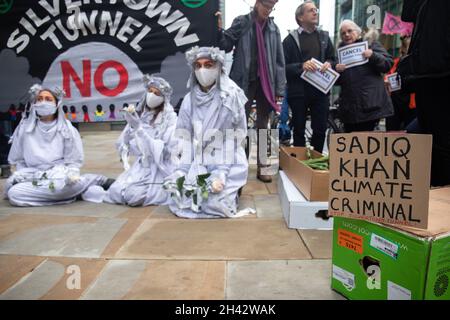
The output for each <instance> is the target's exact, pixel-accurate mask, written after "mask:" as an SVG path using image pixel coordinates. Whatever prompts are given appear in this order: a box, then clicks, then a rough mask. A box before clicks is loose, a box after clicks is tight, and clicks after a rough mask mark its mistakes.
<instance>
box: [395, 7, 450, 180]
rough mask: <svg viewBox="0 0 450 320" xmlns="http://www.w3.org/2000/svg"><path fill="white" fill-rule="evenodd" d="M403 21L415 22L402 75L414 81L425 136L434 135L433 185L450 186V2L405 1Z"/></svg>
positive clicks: (401, 71) (419, 117)
mask: <svg viewBox="0 0 450 320" xmlns="http://www.w3.org/2000/svg"><path fill="white" fill-rule="evenodd" d="M402 20H403V21H406V22H414V23H415V28H414V32H413V37H412V40H411V45H410V48H409V52H408V53H409V58H408V60H405V61H409V63H407V64H406V65H408V66H409V68H408V69H409V70H407V71H405V70H402V69H403V68H402V64H401V63H400V65H399V72H400V74H401V76H402V78H403V77H404V76H406V77H407V76H409V77H412V78H413V79H415V80H413V87H414V91H415V92H416V105H417V119H418V124H419V126H420V129H421V130H422V132H423V133H425V134H432V135H433V157H432V158H433V160H432V165H431V184H432V185H433V186H445V185H449V184H450V165H449V164H450V125H449V123H448V122H449V119H450V103H449V98H448V89H449V88H450V1H448V0H434V1H429V0H405V1H404V2H403V13H402Z"/></svg>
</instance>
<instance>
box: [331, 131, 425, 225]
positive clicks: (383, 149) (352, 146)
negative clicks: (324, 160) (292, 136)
mask: <svg viewBox="0 0 450 320" xmlns="http://www.w3.org/2000/svg"><path fill="white" fill-rule="evenodd" d="M431 145H432V137H431V136H430V135H408V134H402V133H393V134H386V133H373V132H370V133H358V134H336V135H333V136H332V138H331V145H330V195H329V197H330V200H329V214H330V215H332V216H345V217H349V218H354V219H364V220H370V221H373V222H379V223H387V224H399V225H403V226H409V227H415V228H421V229H426V228H427V226H428V202H429V192H430V171H431V169H430V168H431Z"/></svg>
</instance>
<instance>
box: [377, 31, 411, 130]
mask: <svg viewBox="0 0 450 320" xmlns="http://www.w3.org/2000/svg"><path fill="white" fill-rule="evenodd" d="M401 41H402V45H401V47H400V57H398V58H395V59H394V66H393V67H392V68H391V70H390V71H389V73H388V74H387V75H386V79H385V83H386V85H387V88H388V91H389V92H390V94H391V100H392V104H393V105H394V115H393V116H392V117H389V118H387V119H386V130H387V131H399V130H405V129H406V128H407V127H408V126H409V124H410V123H411V122H413V120H414V119H415V118H416V94H415V93H408V92H404V91H402V90H398V91H391V86H390V83H389V81H388V80H387V76H388V75H391V74H394V73H396V72H397V68H398V63H399V62H400V59H401V58H402V57H404V56H406V54H407V53H408V48H409V44H410V42H411V37H406V36H405V37H402V38H401Z"/></svg>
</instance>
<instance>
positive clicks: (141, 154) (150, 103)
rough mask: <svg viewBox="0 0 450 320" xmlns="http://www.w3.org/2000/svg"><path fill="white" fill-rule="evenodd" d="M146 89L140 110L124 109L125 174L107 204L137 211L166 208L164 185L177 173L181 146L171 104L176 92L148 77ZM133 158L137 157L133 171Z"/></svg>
mask: <svg viewBox="0 0 450 320" xmlns="http://www.w3.org/2000/svg"><path fill="white" fill-rule="evenodd" d="M144 86H145V93H144V95H143V97H142V100H141V102H140V103H139V104H138V105H137V108H136V110H133V109H134V107H133V106H132V105H130V106H129V107H127V108H126V109H124V117H125V120H126V121H127V122H128V124H127V126H126V127H125V129H124V131H123V132H122V134H121V136H120V137H119V140H118V143H117V147H118V150H119V153H120V155H121V158H122V161H123V163H124V167H125V172H123V173H122V174H121V175H120V176H119V177H118V178H117V180H116V181H115V183H114V184H113V185H112V186H111V187H110V189H109V190H108V193H107V195H106V197H105V200H104V201H105V202H109V203H117V204H125V205H129V206H132V207H136V206H149V205H166V204H168V201H169V200H170V198H169V194H168V193H167V192H165V191H164V190H163V186H162V185H163V182H164V178H165V177H166V176H168V175H169V174H171V173H173V172H174V170H175V169H176V164H175V163H174V161H172V158H171V151H172V150H173V149H174V148H176V146H177V143H176V141H175V140H174V132H175V127H176V124H177V115H176V114H175V112H174V110H173V107H172V105H171V104H170V98H171V95H172V88H171V86H170V85H169V83H167V82H166V81H165V80H164V79H162V78H158V77H154V76H148V75H147V76H145V77H144ZM129 154H131V155H132V156H134V157H136V160H135V161H134V163H133V164H132V166H131V167H129V164H128V155H129Z"/></svg>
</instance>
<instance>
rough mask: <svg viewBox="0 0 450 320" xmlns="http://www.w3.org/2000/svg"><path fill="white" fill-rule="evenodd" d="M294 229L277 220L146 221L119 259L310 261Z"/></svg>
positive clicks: (119, 254) (118, 254) (119, 253)
mask: <svg viewBox="0 0 450 320" xmlns="http://www.w3.org/2000/svg"><path fill="white" fill-rule="evenodd" d="M299 240H300V239H299V235H298V234H297V232H296V231H295V230H289V229H287V228H286V226H285V224H284V221H282V220H281V219H280V220H258V219H240V220H209V221H204V220H197V221H195V220H147V221H145V222H144V223H143V224H142V225H141V226H140V227H139V229H138V231H136V233H135V234H134V235H133V236H132V237H131V238H130V240H129V241H128V242H127V243H126V244H125V245H124V247H123V248H122V249H121V250H120V251H119V252H118V253H117V255H116V258H119V259H150V260H152V259H175V260H277V259H310V258H311V256H310V254H309V253H308V251H307V249H306V247H305V246H304V245H303V243H302V242H301V241H299Z"/></svg>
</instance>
